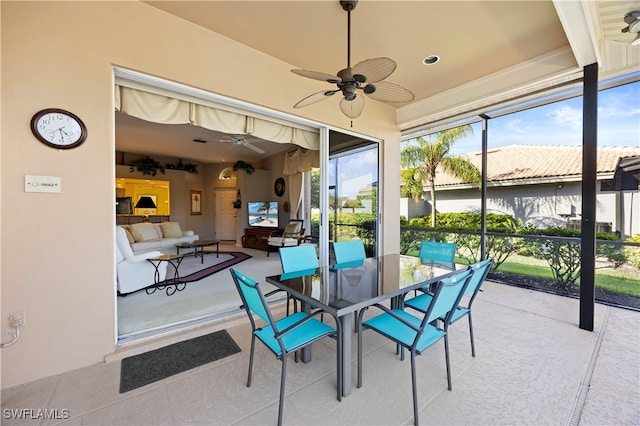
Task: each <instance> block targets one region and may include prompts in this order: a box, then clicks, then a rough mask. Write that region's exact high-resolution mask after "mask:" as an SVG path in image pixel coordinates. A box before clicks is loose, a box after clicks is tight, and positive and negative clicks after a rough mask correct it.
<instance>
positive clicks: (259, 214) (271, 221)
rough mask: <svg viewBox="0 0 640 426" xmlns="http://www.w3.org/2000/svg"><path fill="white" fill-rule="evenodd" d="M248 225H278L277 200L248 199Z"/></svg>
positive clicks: (263, 226) (262, 226)
mask: <svg viewBox="0 0 640 426" xmlns="http://www.w3.org/2000/svg"><path fill="white" fill-rule="evenodd" d="M247 212H248V215H249V226H252V227H256V228H277V227H278V202H277V201H250V202H248V203H247Z"/></svg>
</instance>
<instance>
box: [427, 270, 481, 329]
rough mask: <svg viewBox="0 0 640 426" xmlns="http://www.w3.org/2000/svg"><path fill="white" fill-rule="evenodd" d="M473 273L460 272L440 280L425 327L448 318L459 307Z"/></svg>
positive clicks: (469, 271)
mask: <svg viewBox="0 0 640 426" xmlns="http://www.w3.org/2000/svg"><path fill="white" fill-rule="evenodd" d="M472 275H473V271H472V270H471V269H469V268H467V269H462V270H460V271H458V272H457V273H456V274H455V275H453V276H451V277H449V278H445V279H443V280H440V282H439V283H438V286H437V289H436V292H435V293H434V296H433V301H432V302H431V305H429V309H428V310H427V313H426V314H425V316H424V320H423V324H422V325H423V327H424V325H426V324H427V323H430V322H432V321H435V320H436V319H438V318H446V319H447V320H448V316H449V314H450V312H451V311H453V310H454V309H455V307H456V306H458V303H459V302H460V299H461V298H462V294H463V293H464V290H465V288H466V287H467V285H468V283H469V280H470V278H471V276H472Z"/></svg>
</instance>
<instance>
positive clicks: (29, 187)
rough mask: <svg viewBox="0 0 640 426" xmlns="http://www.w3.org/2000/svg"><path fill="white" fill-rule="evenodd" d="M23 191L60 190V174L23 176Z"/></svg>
mask: <svg viewBox="0 0 640 426" xmlns="http://www.w3.org/2000/svg"><path fill="white" fill-rule="evenodd" d="M24 191H25V192H60V176H32V175H26V176H25V177H24Z"/></svg>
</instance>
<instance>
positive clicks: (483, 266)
mask: <svg viewBox="0 0 640 426" xmlns="http://www.w3.org/2000/svg"><path fill="white" fill-rule="evenodd" d="M491 265H493V259H487V260H482V261H480V262H477V263H474V264H472V265H470V266H469V269H471V270H472V271H473V276H472V277H471V279H470V280H469V285H467V288H466V289H465V291H464V293H463V294H462V299H461V303H460V304H459V305H458V306H457V307H456V309H455V310H454V311H453V313H452V315H451V317H450V318H449V325H450V324H453V323H454V322H456V321H458V320H459V319H460V318H462V317H464V316H465V315H466V316H467V317H468V318H469V338H470V339H471V356H474V357H475V356H476V349H475V344H474V341H473V323H472V320H471V305H472V304H473V301H474V300H475V298H476V295H477V294H478V291H480V287H481V286H482V283H483V282H484V280H485V278H487V274H488V273H489V271H490V270H491ZM468 296H470V297H468ZM432 299H433V295H432V294H430V293H428V292H426V291H425V292H424V293H423V294H421V295H419V296H417V297H414V298H411V299H407V300H405V302H404V306H405V307H408V308H412V309H415V310H417V311H420V312H426V311H427V309H428V308H429V305H430V304H431V300H432ZM463 300H464V301H466V303H465V304H463V303H462V301H463ZM439 319H440V320H441V321H444V320H445V318H444V317H443V318H439Z"/></svg>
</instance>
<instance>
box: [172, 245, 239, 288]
mask: <svg viewBox="0 0 640 426" xmlns="http://www.w3.org/2000/svg"><path fill="white" fill-rule="evenodd" d="M247 259H251V256H250V255H248V254H245V253H242V252H240V251H221V252H220V257H216V253H215V251H211V252H207V251H205V252H204V259H203V260H202V262H201V260H200V255H198V256H194V255H193V254H187V255H186V256H185V257H184V259H182V263H180V266H179V267H178V272H179V274H180V282H185V283H190V282H193V281H198V280H201V279H203V278H204V277H208V276H209V275H212V274H215V273H216V272H219V271H222V270H223V269H226V268H228V267H230V266H233V265H235V264H238V263H240V262H244V261H245V260H247ZM173 273H174V268H173V266H171V265H169V266H168V267H167V279H169V280H171V279H172V278H173Z"/></svg>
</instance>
